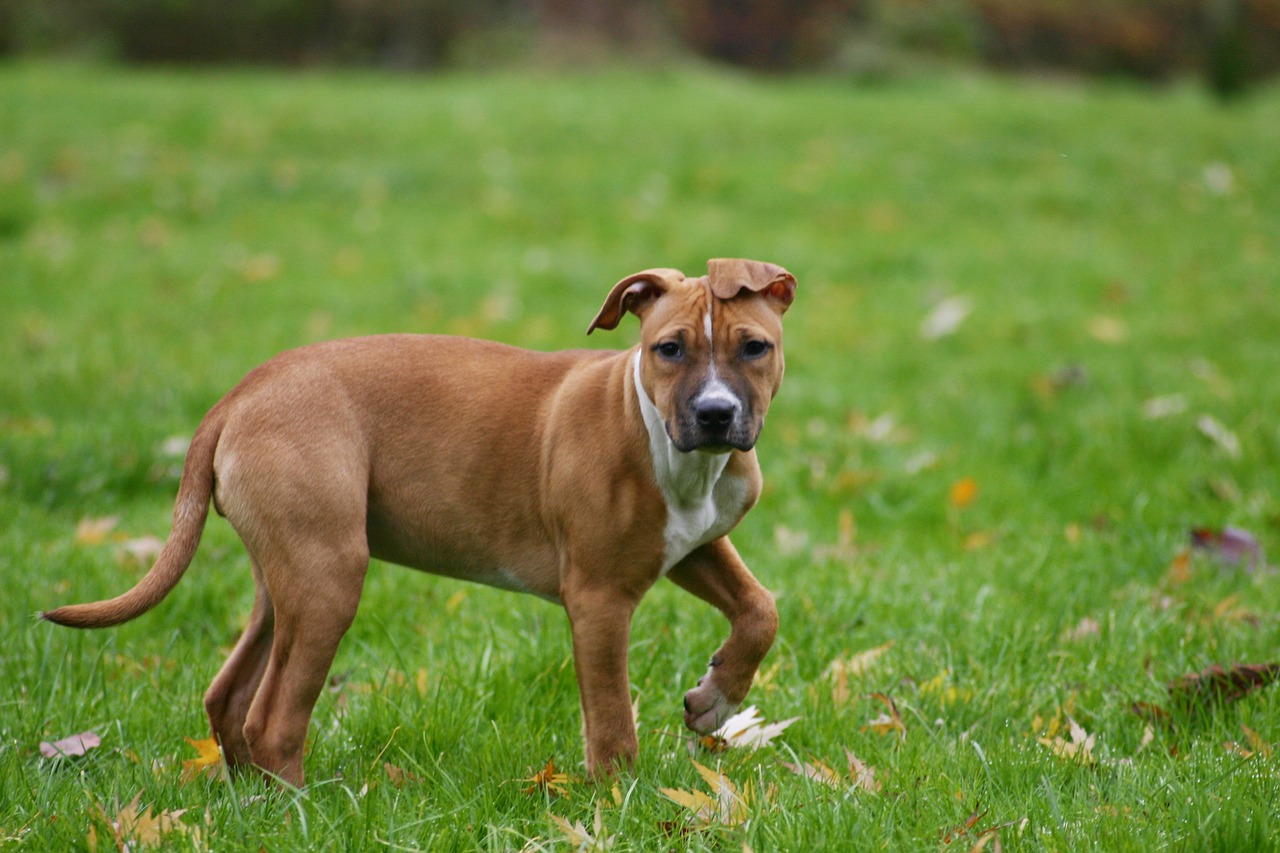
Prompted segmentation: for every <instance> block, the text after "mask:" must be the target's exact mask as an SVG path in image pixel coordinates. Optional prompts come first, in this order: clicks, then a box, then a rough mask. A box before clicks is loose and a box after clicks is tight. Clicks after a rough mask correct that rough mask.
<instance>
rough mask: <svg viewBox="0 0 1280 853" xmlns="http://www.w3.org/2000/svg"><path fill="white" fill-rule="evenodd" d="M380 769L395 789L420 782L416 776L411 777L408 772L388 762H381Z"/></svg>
mask: <svg viewBox="0 0 1280 853" xmlns="http://www.w3.org/2000/svg"><path fill="white" fill-rule="evenodd" d="M382 769H383V771H384V772H385V773H386V774H387V780H388V781H390V782H391V784H392V785H395V786H396V787H397V788H403V787H404V784H405V783H406V782H418V781H420V780H419V779H418V777H417V776H415V775H413V774H412V773H410V772H409V771H408V770H405V769H403V768H400V767H397V766H396V765H394V764H392V763H391V762H389V761H386V762H383V764H382Z"/></svg>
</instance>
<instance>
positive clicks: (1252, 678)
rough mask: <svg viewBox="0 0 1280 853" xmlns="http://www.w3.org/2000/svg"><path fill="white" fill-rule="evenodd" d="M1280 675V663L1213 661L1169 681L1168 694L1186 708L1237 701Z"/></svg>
mask: <svg viewBox="0 0 1280 853" xmlns="http://www.w3.org/2000/svg"><path fill="white" fill-rule="evenodd" d="M1277 676H1280V663H1237V664H1232V665H1231V666H1229V667H1224V666H1222V665H1221V664H1216V663H1215V664H1214V665H1212V666H1210V667H1208V668H1206V669H1203V670H1201V671H1200V672H1194V673H1188V674H1187V675H1184V676H1182V677H1181V678H1179V679H1177V680H1176V681H1171V682H1169V697H1170V698H1171V699H1172V700H1173V701H1174V702H1175V703H1176V704H1179V705H1181V706H1183V707H1184V708H1191V707H1196V706H1204V705H1208V704H1212V703H1215V702H1220V703H1223V704H1225V703H1227V702H1235V701H1237V700H1238V699H1242V698H1244V697H1245V696H1248V695H1249V694H1250V693H1253V692H1254V691H1257V690H1261V689H1262V688H1263V687H1266V686H1267V685H1268V684H1270V683H1271V682H1273V681H1275V680H1276V677H1277Z"/></svg>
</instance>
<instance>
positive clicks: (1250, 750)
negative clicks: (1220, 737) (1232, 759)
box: [1222, 723, 1272, 758]
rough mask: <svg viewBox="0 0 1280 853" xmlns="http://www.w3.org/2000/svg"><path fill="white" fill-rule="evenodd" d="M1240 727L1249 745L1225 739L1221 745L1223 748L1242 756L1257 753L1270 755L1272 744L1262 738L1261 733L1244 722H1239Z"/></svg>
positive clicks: (1264, 755) (1249, 756)
mask: <svg viewBox="0 0 1280 853" xmlns="http://www.w3.org/2000/svg"><path fill="white" fill-rule="evenodd" d="M1240 728H1241V729H1243V730H1244V737H1245V740H1247V741H1248V742H1249V745H1248V746H1247V747H1246V746H1241V745H1240V744H1238V743H1236V742H1235V741H1227V742H1226V743H1224V744H1223V745H1222V748H1223V749H1225V750H1226V751H1227V752H1234V753H1235V754H1236V755H1239V756H1241V757H1242V758H1252V757H1253V756H1255V755H1259V756H1261V757H1263V758H1270V757H1271V754H1272V746H1271V744H1269V743H1267V742H1266V741H1265V740H1263V739H1262V735H1260V734H1258V733H1257V732H1255V731H1254V730H1253V729H1251V728H1249V727H1248V726H1246V725H1245V724H1244V723H1241V724H1240Z"/></svg>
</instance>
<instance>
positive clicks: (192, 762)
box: [179, 737, 222, 784]
mask: <svg viewBox="0 0 1280 853" xmlns="http://www.w3.org/2000/svg"><path fill="white" fill-rule="evenodd" d="M183 740H185V741H186V742H187V743H189V744H191V745H192V746H194V747H195V749H196V752H197V753H199V754H198V755H197V756H196V757H195V758H188V759H187V760H186V761H183V762H182V775H181V776H180V777H179V778H180V779H181V781H182V782H183V784H186V783H187V782H192V781H195V780H196V779H211V778H214V777H216V776H217V775H218V774H219V773H220V772H221V770H222V750H221V749H220V748H219V747H218V741H217V740H215V739H214V738H211V737H209V738H205V739H203V740H196V739H195V738H189V737H184V738H183Z"/></svg>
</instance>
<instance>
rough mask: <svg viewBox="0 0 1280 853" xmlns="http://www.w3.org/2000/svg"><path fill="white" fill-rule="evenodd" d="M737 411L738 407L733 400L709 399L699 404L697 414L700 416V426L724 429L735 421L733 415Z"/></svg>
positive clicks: (717, 429) (710, 428)
mask: <svg viewBox="0 0 1280 853" xmlns="http://www.w3.org/2000/svg"><path fill="white" fill-rule="evenodd" d="M737 412H738V407H737V406H735V405H734V404H733V401H732V400H708V401H706V402H705V403H703V404H702V405H700V406H698V409H697V412H696V413H695V414H696V416H697V418H698V426H700V427H702V428H703V429H709V430H716V431H724V430H726V429H728V428H729V424H731V423H733V416H734V415H735V414H737Z"/></svg>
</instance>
